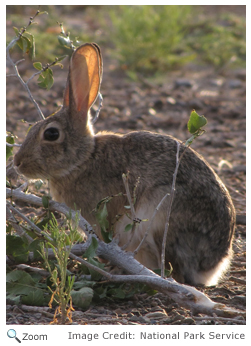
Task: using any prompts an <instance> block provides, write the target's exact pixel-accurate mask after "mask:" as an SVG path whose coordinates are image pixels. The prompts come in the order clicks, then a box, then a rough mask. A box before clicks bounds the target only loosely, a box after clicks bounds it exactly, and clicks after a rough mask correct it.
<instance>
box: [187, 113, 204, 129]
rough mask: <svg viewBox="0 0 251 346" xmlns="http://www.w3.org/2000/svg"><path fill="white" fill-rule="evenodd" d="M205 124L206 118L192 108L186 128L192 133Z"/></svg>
mask: <svg viewBox="0 0 251 346" xmlns="http://www.w3.org/2000/svg"><path fill="white" fill-rule="evenodd" d="M206 124H207V119H206V118H205V117H204V115H199V114H198V113H196V112H195V110H193V111H192V112H191V114H190V118H189V121H188V123H187V128H188V131H189V132H190V133H191V134H194V133H195V132H197V131H199V130H200V129H201V127H203V126H205V125H206Z"/></svg>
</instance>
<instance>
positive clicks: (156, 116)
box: [6, 47, 246, 325]
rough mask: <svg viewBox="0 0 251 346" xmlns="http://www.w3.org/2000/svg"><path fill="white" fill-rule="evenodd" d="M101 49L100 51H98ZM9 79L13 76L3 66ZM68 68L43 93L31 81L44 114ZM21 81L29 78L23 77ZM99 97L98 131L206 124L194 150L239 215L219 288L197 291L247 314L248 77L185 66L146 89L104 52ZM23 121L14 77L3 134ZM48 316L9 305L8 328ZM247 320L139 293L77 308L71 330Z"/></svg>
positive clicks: (29, 112) (23, 70)
mask: <svg viewBox="0 0 251 346" xmlns="http://www.w3.org/2000/svg"><path fill="white" fill-rule="evenodd" d="M101 49H102V47H101ZM30 67H31V66H30V65H27V64H25V63H24V64H20V66H19V69H20V74H21V75H25V76H28V75H29V74H30V73H31V71H30ZM8 73H11V70H9V67H8ZM66 75H67V68H64V70H59V69H56V70H55V72H54V76H55V84H54V86H53V88H52V89H51V90H50V91H49V92H46V91H44V90H41V89H38V88H37V87H36V86H35V84H34V85H33V83H31V85H30V88H31V90H32V93H33V96H34V97H35V99H36V101H37V102H38V103H39V104H40V106H41V108H42V110H43V112H44V114H45V116H47V115H49V114H51V113H53V112H54V111H55V109H56V108H57V106H58V105H60V104H61V103H62V94H63V89H64V85H65V80H66ZM25 78H27V77H25ZM101 92H102V95H103V98H104V102H103V107H102V110H101V113H100V117H99V120H98V122H97V123H96V124H95V130H96V132H98V131H100V130H109V131H115V132H120V133H125V132H128V131H132V130H151V131H155V132H158V133H166V134H171V135H173V136H175V137H177V138H179V139H181V140H185V139H187V138H188V137H189V133H188V131H187V129H186V123H187V120H188V117H189V114H190V112H191V110H192V109H195V110H196V111H197V112H198V113H199V114H203V115H205V116H206V118H207V119H208V125H207V128H206V134H204V135H203V136H202V137H200V138H198V139H197V140H196V141H195V142H194V143H193V145H192V147H193V148H194V149H195V150H197V151H198V152H199V153H200V154H202V155H203V156H204V157H205V158H206V160H207V161H208V162H209V163H210V164H211V165H212V167H213V168H214V169H215V171H216V172H217V173H218V175H219V176H220V178H221V179H222V181H223V182H224V183H225V185H226V186H227V188H228V189H229V192H230V195H231V197H232V199H233V203H234V205H235V208H236V212H237V226H236V232H235V239H234V244H233V249H234V258H233V261H232V265H231V268H230V271H229V272H228V274H227V275H226V277H225V278H224V280H223V281H222V282H221V283H220V284H219V285H218V286H217V287H210V288H198V289H200V290H201V291H203V292H204V293H206V294H207V295H208V296H209V297H210V298H211V299H212V300H214V301H216V302H220V303H224V304H226V305H227V306H229V307H233V308H235V309H238V310H240V311H242V312H243V313H244V312H245V301H246V299H245V297H246V221H245V220H246V218H245V217H246V209H245V204H246V203H245V201H246V145H245V140H246V138H245V137H246V72H245V70H244V69H238V70H230V69H228V68H227V67H226V68H223V69H221V71H218V72H215V70H214V69H213V68H211V67H198V66H192V65H190V66H187V67H185V68H183V69H180V70H179V71H172V72H168V73H166V75H165V76H164V78H163V80H162V82H160V83H157V82H156V83H154V82H152V83H149V82H148V81H147V80H145V79H144V78H143V77H141V78H140V80H139V81H138V82H132V81H129V80H128V79H127V78H126V75H125V73H124V72H123V71H121V70H117V69H115V65H114V62H113V61H111V60H110V59H109V58H108V57H107V56H106V54H105V49H104V76H103V83H102V88H101ZM21 119H25V120H26V121H27V122H28V123H31V122H34V121H37V120H38V115H37V113H36V110H35V109H34V107H33V105H32V104H31V102H30V101H29V99H28V95H27V93H26V91H25V90H24V89H22V87H21V85H20V84H19V83H18V81H17V80H16V79H15V78H8V80H7V125H6V126H7V131H11V132H12V133H13V134H15V135H17V136H18V142H19V143H21V142H22V140H23V139H24V136H25V133H26V130H27V128H28V125H27V124H25V123H23V122H21V121H20V120H21ZM52 313H53V312H52V311H49V310H48V308H44V311H42V310H41V309H37V311H36V310H35V311H33V312H31V311H27V308H26V307H25V306H21V307H17V306H11V305H7V324H48V323H50V322H51V320H52V316H53V315H52ZM244 323H245V318H244V317H243V316H241V317H238V319H235V321H234V322H233V321H231V319H229V320H228V319H226V320H224V319H217V318H215V317H213V318H207V319H206V318H205V316H203V315H196V316H193V314H192V313H191V312H190V311H188V310H186V309H184V308H182V307H180V306H178V304H177V303H174V302H173V301H172V300H170V299H169V298H168V297H167V296H164V295H163V294H157V295H155V296H147V295H146V294H138V295H136V296H134V297H133V298H132V299H130V300H129V301H108V300H107V301H102V303H99V304H93V305H91V307H90V309H89V310H88V311H87V312H83V311H80V310H78V309H77V308H76V311H75V312H74V313H73V324H123V325H133V324H244Z"/></svg>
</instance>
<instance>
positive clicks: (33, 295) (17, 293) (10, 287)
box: [6, 270, 44, 305]
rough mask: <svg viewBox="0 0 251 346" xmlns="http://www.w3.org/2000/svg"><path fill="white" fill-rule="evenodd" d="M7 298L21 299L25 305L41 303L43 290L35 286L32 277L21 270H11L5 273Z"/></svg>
mask: <svg viewBox="0 0 251 346" xmlns="http://www.w3.org/2000/svg"><path fill="white" fill-rule="evenodd" d="M6 282H7V283H6V290H7V292H8V295H7V298H9V299H10V300H14V301H15V300H16V301H17V299H18V297H19V299H21V301H22V303H24V304H27V305H42V304H43V302H44V295H43V290H42V289H40V288H38V287H36V282H35V281H34V280H33V279H32V277H31V276H30V275H29V274H28V273H26V272H24V271H22V270H13V271H12V272H10V273H8V274H7V275H6Z"/></svg>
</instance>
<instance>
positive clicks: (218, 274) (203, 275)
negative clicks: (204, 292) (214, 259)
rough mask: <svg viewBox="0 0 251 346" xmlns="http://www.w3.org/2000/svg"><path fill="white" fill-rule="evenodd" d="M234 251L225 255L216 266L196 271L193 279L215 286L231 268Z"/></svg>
mask: <svg viewBox="0 0 251 346" xmlns="http://www.w3.org/2000/svg"><path fill="white" fill-rule="evenodd" d="M231 258H232V253H230V254H229V255H228V256H226V257H224V258H223V259H222V260H221V261H220V262H219V263H218V264H217V265H216V266H215V267H214V268H212V269H210V270H208V271H203V272H194V273H193V275H192V276H193V278H192V281H193V283H194V284H203V285H205V286H215V285H217V283H218V282H219V280H220V279H222V278H223V276H224V274H225V273H226V271H227V270H228V269H229V266H230V261H231Z"/></svg>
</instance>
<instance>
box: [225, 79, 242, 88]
mask: <svg viewBox="0 0 251 346" xmlns="http://www.w3.org/2000/svg"><path fill="white" fill-rule="evenodd" d="M227 85H228V87H229V88H230V89H238V88H241V87H242V82H241V81H240V80H239V79H230V80H229V81H228V83H227Z"/></svg>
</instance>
